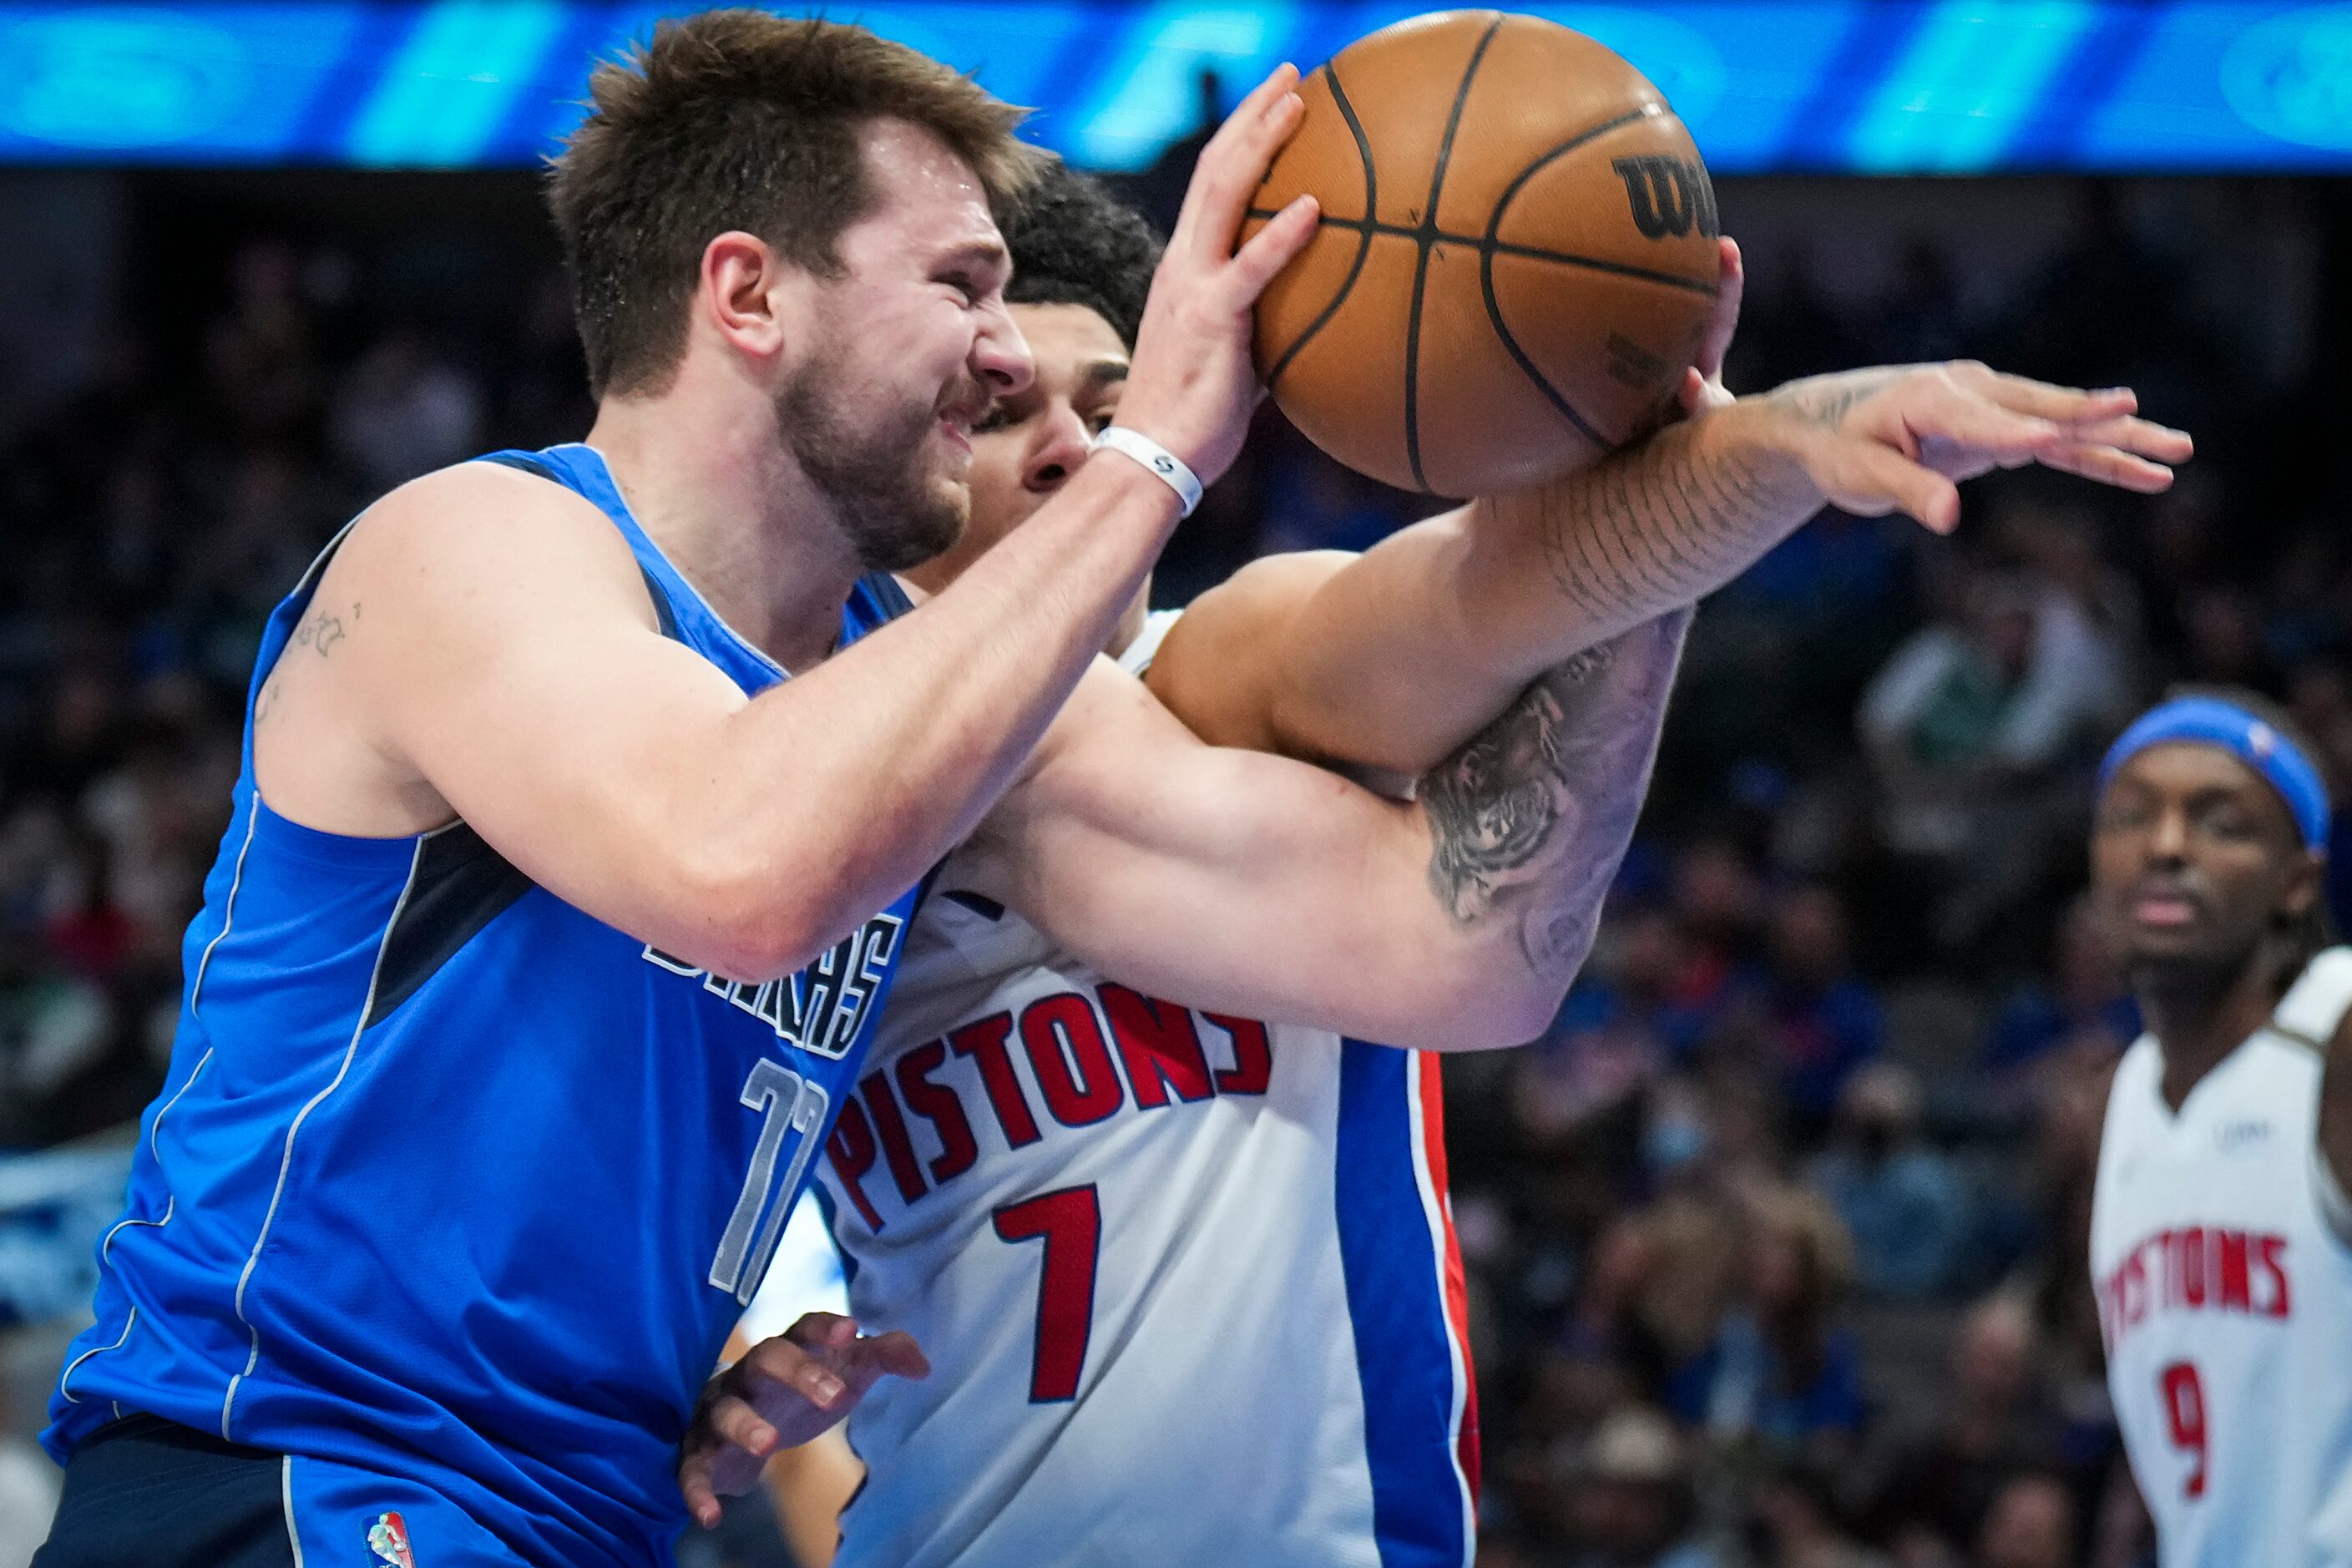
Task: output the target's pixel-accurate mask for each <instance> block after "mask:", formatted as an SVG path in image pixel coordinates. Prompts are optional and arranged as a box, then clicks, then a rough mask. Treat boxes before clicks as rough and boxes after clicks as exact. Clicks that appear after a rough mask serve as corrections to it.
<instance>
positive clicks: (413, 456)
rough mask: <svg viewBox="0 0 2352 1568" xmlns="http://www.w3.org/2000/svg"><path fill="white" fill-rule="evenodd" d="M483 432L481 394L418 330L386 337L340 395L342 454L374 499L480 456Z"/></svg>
mask: <svg viewBox="0 0 2352 1568" xmlns="http://www.w3.org/2000/svg"><path fill="white" fill-rule="evenodd" d="M481 424H482V393H481V389H480V388H479V387H478V386H477V385H476V384H474V380H473V378H472V377H471V376H469V375H467V374H466V373H465V372H463V371H461V370H459V369H457V367H456V366H455V365H453V364H450V363H448V362H447V361H446V360H444V359H441V358H439V357H438V356H436V355H435V354H434V353H432V352H431V351H430V350H429V349H428V348H427V347H426V346H425V340H424V338H423V337H422V336H421V335H420V334H419V333H418V332H416V331H415V330H414V329H411V328H394V330H393V331H389V332H387V333H385V334H384V335H383V338H382V339H381V340H380V341H379V342H377V343H376V345H375V347H373V348H372V349H370V350H369V351H368V352H367V354H366V356H365V357H364V358H362V360H361V361H360V362H359V363H358V364H356V365H354V366H353V367H352V372H351V374H350V376H349V377H348V378H347V379H346V380H345V381H344V383H343V384H342V387H341V390H340V391H338V392H337V393H336V395H335V409H334V444H335V450H336V451H337V452H338V453H339V454H341V457H342V458H344V460H345V461H347V462H349V463H350V464H351V465H352V469H353V471H354V472H355V473H356V474H357V475H358V476H359V478H360V480H361V482H362V484H363V485H364V486H365V487H366V489H368V490H370V491H371V492H375V493H381V492H383V491H384V490H388V489H392V488H394V486H395V485H399V484H402V483H404V482H405V481H407V480H409V479H415V477H416V476H417V475H419V474H423V473H429V472H430V471H432V470H433V469H435V468H444V467H446V466H447V465H448V464H451V463H455V462H460V461H463V460H464V459H465V458H471V457H473V456H475V455H477V454H478V452H480V450H481V447H482V436H481Z"/></svg>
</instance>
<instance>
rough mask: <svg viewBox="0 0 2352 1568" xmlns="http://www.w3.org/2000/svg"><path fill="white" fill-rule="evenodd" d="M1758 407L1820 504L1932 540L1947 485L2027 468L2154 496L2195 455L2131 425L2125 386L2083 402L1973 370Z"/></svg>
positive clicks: (1950, 507)
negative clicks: (1915, 526)
mask: <svg viewBox="0 0 2352 1568" xmlns="http://www.w3.org/2000/svg"><path fill="white" fill-rule="evenodd" d="M1762 402H1763V403H1764V405H1767V406H1768V407H1769V408H1770V409H1772V410H1773V411H1775V412H1776V413H1777V414H1778V415H1779V416H1780V417H1781V418H1783V419H1785V420H1786V421H1787V422H1788V425H1787V437H1788V441H1789V447H1790V450H1791V451H1792V452H1793V453H1794V455H1795V456H1796V458H1797V460H1798V461H1799V462H1800V463H1801V464H1802V465H1803V467H1804V469H1805V472H1806V473H1807V475H1808V476H1809V477H1811V479H1812V481H1813V483H1814V485H1815V486H1816V487H1817V488H1818V489H1820V490H1821V492H1822V495H1823V496H1824V497H1825V498H1827V500H1829V502H1830V504H1832V505H1833V506H1836V507H1838V508H1840V509H1842V510H1845V511H1850V512H1853V513H1855V514H1856V515H1858V516H1863V517H1878V516H1883V515H1885V513H1887V512H1891V511H1899V512H1903V513H1905V514H1906V515H1908V516H1910V517H1913V518H1916V520H1917V521H1920V522H1921V523H1923V524H1925V525H1926V526H1927V528H1929V529H1931V530H1933V531H1935V532H1937V533H1949V532H1951V531H1952V530H1953V529H1954V528H1955V527H1957V526H1958V523H1959V519H1960V492H1959V489H1958V483H1957V481H1958V480H1961V479H1974V478H1975V477H1976V476H1978V475H1979V474H1982V473H1988V472H1990V471H1991V470H1992V469H1994V468H2022V467H2024V466H2025V465H2026V464H2028V463H2040V464H2042V466H2043V467H2045V468H2058V469H2062V470H2063V471H2064V472H2066V473H2070V474H2079V475H2081V476H2082V477H2083V478H2084V479H2093V480H2095V481H2097V482H2098V483H2100V484H2104V485H2114V486H2116V488H2118V489H2127V490H2137V491H2138V492H2140V493H2141V494H2143V495H2153V494H2155V493H2156V492H2158V491H2159V490H2162V489H2167V488H2168V487H2169V486H2170V485H2171V483H2172V467H2171V465H2173V464H2176V463H2185V462H2187V461H2188V460H2189V457H2190V456H2191V455H2192V454H2193V452H2194V451H2195V447H2194V444H2193V443H2192V442H2191V441H2190V440H2189V437H2188V436H2187V434H2185V433H2184V432H2182V431H2179V430H2175V429H2172V428H2170V427H2169V426H2163V425H2158V424H2156V423H2154V422H2153V421H2151V420H2147V419H2142V418H2139V417H2137V412H2138V408H2139V399H2138V398H2137V396H2136V395H2134V394H2133V392H2132V391H2131V389H2130V388H2129V387H2112V388H2109V389H2107V390H2105V391H2102V392H2084V391H2082V390H2080V389H2078V388H2075V387H2071V386H2053V385H2052V384H2049V383H2048V382H2042V381H2032V380H2029V379H2027V378H2026V377H2024V376H2021V375H2009V374H2003V373H2002V372H2000V371H1996V370H1993V369H1990V367H1988V366H1986V365H1983V364H1979V363H1977V362H1975V361H1973V360H1957V361H1953V362H1951V363H1945V364H1917V365H1897V366H1885V367H1881V368H1879V369H1875V370H1857V371H1848V372H1845V373H1843V374H1836V375H1818V376H1812V377H1809V378H1807V379H1806V380H1803V381H1792V382H1790V383H1789V384H1787V385H1786V386H1783V387H1781V388H1780V389H1779V390H1778V391H1776V392H1774V393H1772V394H1770V395H1769V396H1768V397H1767V398H1765V399H1763V400H1762Z"/></svg>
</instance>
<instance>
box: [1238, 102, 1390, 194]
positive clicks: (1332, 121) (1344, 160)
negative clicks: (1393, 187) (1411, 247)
mask: <svg viewBox="0 0 2352 1568" xmlns="http://www.w3.org/2000/svg"><path fill="white" fill-rule="evenodd" d="M1298 97H1299V100H1300V101H1301V102H1303V103H1305V104H1306V106H1307V112H1306V114H1305V115H1303V116H1302V117H1300V119H1299V121H1298V129H1297V131H1296V132H1292V134H1291V138H1290V140H1289V141H1288V142H1285V143H1284V144H1283V148H1282V151H1281V152H1280V153H1276V154H1275V159H1274V166H1273V167H1272V168H1270V169H1268V170H1267V171H1266V174H1265V182H1264V183H1263V184H1260V185H1259V186H1258V189H1257V195H1255V196H1254V197H1252V198H1251V201H1250V205H1251V206H1252V207H1253V208H1255V210H1257V211H1259V212H1263V213H1266V214H1268V215H1271V214H1274V213H1277V212H1280V211H1281V210H1282V209H1283V208H1284V207H1286V206H1287V205H1289V204H1290V203H1291V202H1293V201H1295V200H1297V198H1298V197H1299V196H1301V195H1306V194H1307V192H1310V191H1311V192H1313V193H1314V195H1315V198H1316V200H1317V201H1318V202H1319V203H1321V204H1322V208H1323V213H1324V216H1327V217H1344V218H1360V217H1362V216H1364V215H1365V212H1366V211H1367V210H1368V209H1367V206H1366V203H1365V197H1366V195H1367V189H1368V171H1367V166H1366V164H1365V162H1364V156H1363V151H1362V149H1361V148H1360V146H1359V145H1358V144H1357V142H1356V133H1355V132H1354V131H1353V130H1352V129H1350V128H1349V124H1348V119H1347V116H1346V115H1344V114H1342V113H1340V112H1339V105H1338V104H1337V103H1336V102H1335V101H1334V100H1333V99H1332V96H1331V82H1330V76H1329V68H1328V66H1327V67H1326V68H1323V69H1322V70H1318V71H1316V72H1315V73H1314V74H1312V75H1311V76H1307V77H1304V78H1302V79H1300V80H1299V83H1298Z"/></svg>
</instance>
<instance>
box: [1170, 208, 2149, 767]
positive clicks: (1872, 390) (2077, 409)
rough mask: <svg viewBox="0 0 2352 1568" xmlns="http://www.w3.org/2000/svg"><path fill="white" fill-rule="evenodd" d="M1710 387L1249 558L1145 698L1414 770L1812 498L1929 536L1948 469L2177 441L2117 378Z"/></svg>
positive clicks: (2145, 448) (1791, 520)
mask: <svg viewBox="0 0 2352 1568" xmlns="http://www.w3.org/2000/svg"><path fill="white" fill-rule="evenodd" d="M1730 275H1731V276H1733V277H1735V278H1736V277H1737V275H1738V274H1737V263H1736V253H1735V254H1734V258H1733V266H1732V269H1731V273H1730ZM1735 308H1736V307H1735ZM1727 333H1728V327H1727V323H1725V324H1723V325H1722V331H1721V336H1723V337H1727ZM1715 352H1716V353H1718V354H1719V353H1720V344H1719V343H1718V344H1717V348H1716V350H1715ZM1723 402H1724V405H1722V406H1717V407H1713V408H1708V409H1706V410H1704V411H1703V412H1700V413H1699V414H1697V416H1696V417H1693V418H1691V419H1689V420H1687V421H1685V422H1684V423H1681V424H1677V425H1674V426H1668V427H1667V428H1666V429H1664V430H1662V431H1660V432H1659V433H1658V434H1656V435H1655V436H1654V437H1650V438H1649V439H1648V440H1647V441H1645V442H1643V444H1641V445H1640V446H1638V447H1633V448H1631V449H1629V450H1627V451H1624V452H1621V453H1618V454H1617V455H1616V456H1614V457H1612V458H1608V459H1607V460H1605V461H1603V462H1601V463H1599V464H1596V465H1595V466H1593V467H1591V468H1586V469H1584V470H1582V471H1580V472H1579V473H1576V474H1572V475H1570V476H1569V477H1568V478H1567V479H1561V480H1559V481H1558V482H1556V483H1553V484H1550V485H1547V486H1543V487H1541V488H1539V489H1533V490H1528V491H1525V492H1522V493H1519V494H1515V495H1507V496H1498V497H1493V498H1488V499H1485V500H1475V501H1473V502H1472V503H1470V504H1469V505H1468V506H1465V507H1462V508H1458V509H1456V510H1453V511H1449V512H1445V513H1444V514H1442V515H1440V516H1437V517H1433V518H1431V519H1429V520H1427V521H1423V522H1420V523H1416V524H1414V525H1413V526H1412V527H1410V528H1406V529H1404V530H1402V531H1399V532H1398V533H1395V534H1393V535H1391V537H1390V538H1388V539H1386V540H1384V541H1382V542H1381V543H1379V544H1377V545H1375V546H1373V547H1372V548H1371V549H1370V550H1369V551H1367V552H1364V554H1363V555H1362V556H1360V557H1351V556H1347V555H1344V554H1339V553H1336V552H1318V553H1309V554H1300V555H1290V556H1274V557H1268V558H1267V559H1265V560H1264V561H1260V562H1257V563H1253V564H1252V565H1250V566H1248V567H1246V568H1244V570H1243V571H1241V572H1239V573H1237V574H1235V575H1234V577H1233V579H1232V580H1231V581H1229V582H1228V583H1226V584H1223V585H1222V586H1220V587H1218V588H1215V589H1213V590H1212V591H1210V592H1209V593H1207V594H1204V595H1202V596H1201V598H1200V599H1199V600H1198V601H1197V602H1196V603H1195V604H1194V605H1193V606H1192V608H1191V609H1190V610H1189V611H1188V612H1187V613H1186V614H1185V616H1184V618H1183V619H1182V620H1181V621H1180V622H1179V623H1177V625H1176V626H1175V628H1174V629H1173V630H1171V632H1170V633H1169V636H1168V640H1167V642H1166V644H1165V645H1164V646H1163V647H1161V649H1160V653H1159V655H1158V656H1157V658H1155V659H1154V660H1153V663H1152V667H1151V672H1150V685H1151V689H1152V691H1153V693H1154V694H1155V695H1157V696H1158V697H1160V700H1163V701H1164V702H1166V703H1167V704H1168V706H1169V708H1170V709H1171V710H1172V711H1173V712H1175V713H1176V714H1178V715H1179V716H1180V717H1181V718H1182V719H1183V720H1184V721H1185V722H1186V723H1187V724H1188V725H1190V726H1191V727H1192V729H1193V730H1194V731H1196V732H1198V733H1199V734H1200V735H1202V737H1203V738H1205V739H1207V740H1210V741H1213V742H1216V743H1219V744H1223V745H1234V746H1248V747H1252V748H1255V749H1258V750H1265V751H1276V752H1283V753H1285V754H1287V755H1292V756H1301V757H1311V758H1318V759H1325V760H1331V761H1339V762H1346V763H1355V764H1360V765H1362V766H1368V767H1377V768H1381V769H1385V770H1388V771H1391V772H1394V773H1404V774H1407V775H1411V774H1413V773H1419V772H1420V771H1421V770H1422V769H1423V768H1426V767H1428V766H1430V765H1431V763H1433V761H1434V760H1435V759H1437V758H1439V757H1442V756H1444V755H1445V754H1446V753H1447V752H1450V751H1451V750H1452V749H1453V748H1454V746H1456V745H1458V744H1459V743H1460V742H1461V741H1462V740H1463V738H1464V736H1465V735H1466V734H1467V733H1468V732H1469V731H1471V730H1472V729H1474V728H1475V726H1476V725H1477V724H1478V723H1479V722H1480V721H1482V718H1483V716H1485V715H1487V714H1491V713H1493V712H1494V711H1495V710H1496V709H1497V708H1499V707H1500V706H1501V705H1502V703H1504V702H1505V701H1507V700H1509V698H1510V696H1511V695H1512V694H1513V693H1515V692H1517V691H1518V690H1519V689H1521V688H1522V687H1524V686H1526V685H1527V683H1528V681H1530V680H1532V679H1535V678H1536V676H1537V675H1538V673H1539V672H1540V671H1542V670H1545V669H1548V668H1551V667H1552V666H1554V665H1556V664H1558V663H1559V661H1560V660H1562V659H1564V658H1567V657H1568V656H1569V655H1570V654H1571V653H1574V652H1575V651H1576V650H1578V649H1580V648H1583V647H1591V646H1593V645H1594V644H1595V643H1598V642H1601V641H1603V640H1606V639H1607V638H1609V637H1614V636H1616V635H1617V634H1618V633H1620V632H1622V631H1624V630H1625V629H1626V628H1627V627H1629V626H1638V625H1640V624H1641V623H1643V621H1646V620H1649V619H1651V618H1653V617H1654V616H1659V615H1661V614H1664V612H1665V611H1667V610H1670V609H1673V608H1675V607H1677V606H1680V605H1690V604H1694V603H1696V601H1697V600H1698V599H1700V598H1702V597H1704V596H1705V595H1707V594H1710V593H1712V592H1714V591H1715V590H1716V589H1717V588H1719V587H1721V586H1722V585H1723V584H1726V583H1727V582H1729V581H1730V580H1731V579H1732V578H1733V577H1735V576H1737V575H1738V574H1740V573H1741V572H1743V571H1745V570H1746V569H1747V568H1748V566H1749V565H1750V564H1752V563H1754V562H1755V561H1756V560H1757V558H1758V557H1759V556H1760V555H1762V554H1763V553H1764V552H1766V551H1767V550H1769V549H1770V548H1771V547H1772V546H1773V545H1775V544H1777V543H1779V542H1780V541H1781V540H1782V539H1785V538H1786V537H1788V535H1789V534H1790V532H1792V531H1795V529H1796V528H1797V527H1798V526H1799V525H1800V524H1801V523H1802V522H1804V521H1805V520H1806V519H1808V518H1810V517H1811V516H1812V515H1813V513H1815V512H1816V511H1818V510H1821V508H1822V506H1823V505H1824V504H1828V503H1834V504H1836V505H1838V506H1840V507H1843V509H1845V510H1848V511H1852V512H1856V513H1860V514H1863V515H1867V516H1876V515H1880V514H1883V513H1885V512H1889V511H1901V512H1905V513H1907V514H1909V515H1910V516H1912V517H1914V518H1916V519H1917V520H1918V521H1921V522H1922V523H1925V524H1926V525H1927V526H1928V527H1929V528H1932V529H1934V530H1936V531H1939V532H1944V531H1949V530H1950V529H1951V528H1952V527H1953V526H1954V524H1955V523H1956V522H1957V521H1958V515H1959V497H1958V490H1957V489H1955V488H1954V480H1956V479H1967V478H1970V477H1972V476H1974V475H1977V474H1981V473H1983V472H1985V471H1987V470H1988V469H1990V468H1995V467H2000V468H2015V467H2018V466H2020V465H2021V464H2025V463H2030V462H2039V463H2043V464H2046V465H2048V466H2050V467H2053V468H2063V469H2064V470H2066V471H2068V472H2070V473H2075V474H2080V475H2083V476H2084V477H2085V478H2088V479H2095V480H2097V481H2099V482H2101V483H2105V484H2111V485H2117V486H2121V487H2123V488H2125V489H2135V490H2142V491H2153V490H2159V489H2163V488H2164V487H2165V486H2167V485H2168V484H2169V483H2170V482H2171V478H2172V476H2171V470H2170V469H2169V468H2168V467H2166V466H2165V465H2167V464H2169V463H2177V462H2180V461H2183V460H2185V459H2186V458H2188V456H2189V438H2188V437H2185V436H2183V435H2181V434H2180V433H2179V432H2178V431H2173V430H2168V429H2166V428H2164V427H2162V426H2157V425H2153V424H2150V423H2148V422H2147V421H2145V420H2141V419H2138V418H2137V417H2134V416H2133V410H2134V408H2135V407H2136V403H2135V400H2134V398H2133V396H2132V395H2131V394H2130V393H2129V392H2128V391H2122V390H2117V391H2111V392H2095V393H2094V392H2078V391H2074V390H2072V389H2069V388H2064V387H2056V386H2050V385H2047V384H2043V383H2041V382H2034V381H2028V380H2025V379H2023V378H2021V377H2018V376H2011V375H2003V374H1999V373H1997V372H1994V371H1991V370H1989V369H1987V368H1986V367H1985V366H1983V365H1980V364H1976V363H1956V364H1939V365H1911V366H1902V367H1894V368H1880V369H1875V370H1864V371H1853V372H1849V373H1846V374H1838V375H1827V376H1817V377H1813V378H1811V379H1809V380H1804V381H1798V382H1792V383H1790V384H1789V385H1787V386H1784V387H1782V388H1780V390H1779V391H1777V392H1774V393H1771V394H1769V395H1764V396H1760V397H1747V398H1740V399H1738V400H1737V401H1733V400H1730V399H1729V398H1728V397H1725V398H1724V400H1723Z"/></svg>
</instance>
